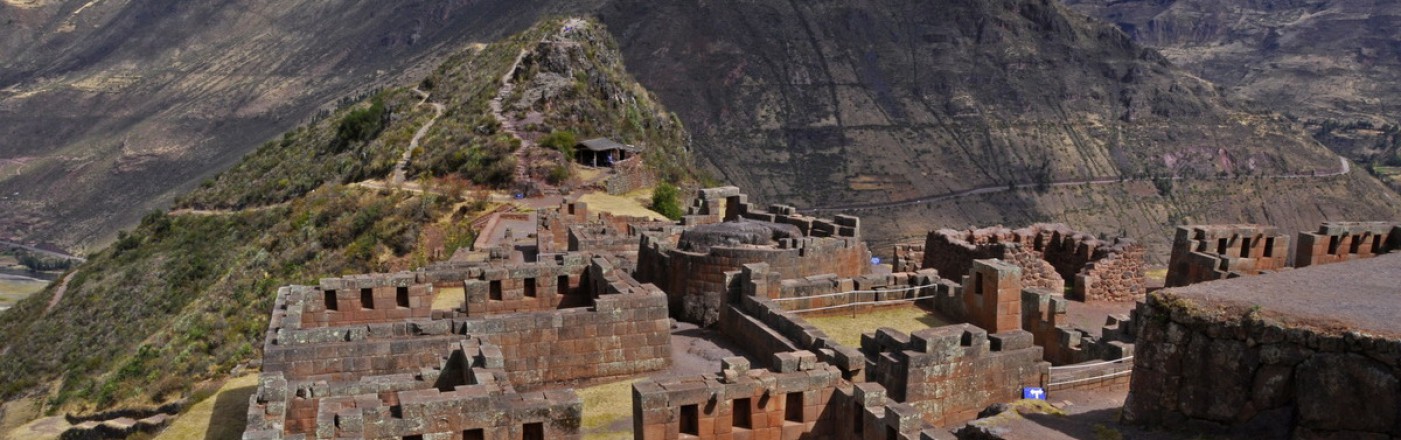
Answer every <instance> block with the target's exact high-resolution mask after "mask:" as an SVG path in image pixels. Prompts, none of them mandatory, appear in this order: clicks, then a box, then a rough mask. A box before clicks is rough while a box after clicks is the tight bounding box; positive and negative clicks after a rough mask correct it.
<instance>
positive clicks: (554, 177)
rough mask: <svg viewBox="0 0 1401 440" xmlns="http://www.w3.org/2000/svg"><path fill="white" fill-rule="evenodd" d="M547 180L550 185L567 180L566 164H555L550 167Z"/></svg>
mask: <svg viewBox="0 0 1401 440" xmlns="http://www.w3.org/2000/svg"><path fill="white" fill-rule="evenodd" d="M548 180H549V182H550V184H551V185H559V184H561V183H564V181H566V180H569V167H568V166H566V165H555V167H554V168H551V169H550V175H549V177H548Z"/></svg>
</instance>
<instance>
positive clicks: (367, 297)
mask: <svg viewBox="0 0 1401 440" xmlns="http://www.w3.org/2000/svg"><path fill="white" fill-rule="evenodd" d="M360 308H362V309H365V310H371V309H374V308H375V290H374V289H360Z"/></svg>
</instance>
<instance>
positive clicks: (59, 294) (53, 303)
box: [44, 272, 78, 315]
mask: <svg viewBox="0 0 1401 440" xmlns="http://www.w3.org/2000/svg"><path fill="white" fill-rule="evenodd" d="M77 274H78V272H72V273H69V274H68V276H66V277H63V281H59V282H58V287H56V288H54V297H53V298H50V299H49V306H48V307H45V308H44V314H45V315H47V314H49V312H52V311H53V309H54V307H58V302H59V301H62V300H63V293H64V292H67V291H68V281H69V280H72V279H73V276H74V275H77Z"/></svg>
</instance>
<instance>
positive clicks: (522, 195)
mask: <svg viewBox="0 0 1401 440" xmlns="http://www.w3.org/2000/svg"><path fill="white" fill-rule="evenodd" d="M524 198H525V194H521V193H516V199H524Z"/></svg>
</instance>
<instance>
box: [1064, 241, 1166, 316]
mask: <svg viewBox="0 0 1401 440" xmlns="http://www.w3.org/2000/svg"><path fill="white" fill-rule="evenodd" d="M1094 252H1095V254H1096V258H1095V259H1094V260H1093V261H1090V262H1089V263H1087V264H1085V265H1084V266H1082V267H1081V268H1080V271H1079V272H1077V273H1076V274H1075V278H1074V280H1075V282H1074V284H1072V287H1071V290H1070V293H1069V295H1067V298H1070V299H1073V300H1076V301H1081V302H1093V301H1105V302H1128V301H1137V300H1142V299H1143V297H1144V295H1145V294H1147V292H1148V284H1147V274H1146V273H1145V272H1144V269H1143V253H1144V249H1143V247H1142V246H1139V245H1137V244H1134V243H1132V242H1127V241H1118V242H1115V243H1114V244H1113V245H1111V246H1105V247H1097V248H1095V250H1094Z"/></svg>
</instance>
